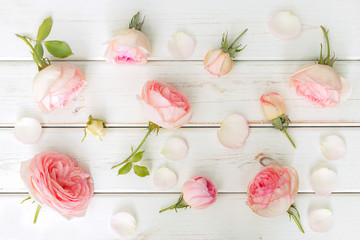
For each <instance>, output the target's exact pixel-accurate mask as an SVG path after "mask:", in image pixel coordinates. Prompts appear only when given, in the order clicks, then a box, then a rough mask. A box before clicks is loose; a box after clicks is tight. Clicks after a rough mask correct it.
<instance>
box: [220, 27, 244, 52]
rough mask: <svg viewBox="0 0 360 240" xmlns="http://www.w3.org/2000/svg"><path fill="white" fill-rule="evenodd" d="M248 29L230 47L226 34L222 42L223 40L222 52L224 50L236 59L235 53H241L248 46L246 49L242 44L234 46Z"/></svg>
mask: <svg viewBox="0 0 360 240" xmlns="http://www.w3.org/2000/svg"><path fill="white" fill-rule="evenodd" d="M247 30H248V29H245V30H244V31H243V32H242V33H241V34H240V35H239V36H238V37H237V38H236V39H235V40H234V41H233V42H232V43H231V45H230V46H229V41H228V33H224V34H223V37H222V40H221V50H223V51H224V52H226V53H229V55H230V57H234V55H235V53H237V52H241V51H242V50H244V48H245V47H246V45H245V46H244V47H241V44H239V45H238V46H234V45H235V43H236V42H237V41H238V40H239V39H240V38H241V37H242V36H243V35H244V34H245V33H246V32H247Z"/></svg>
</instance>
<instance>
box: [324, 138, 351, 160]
mask: <svg viewBox="0 0 360 240" xmlns="http://www.w3.org/2000/svg"><path fill="white" fill-rule="evenodd" d="M320 149H321V152H322V154H323V155H324V157H325V158H326V159H328V160H338V159H340V158H343V157H344V156H345V155H346V143H345V141H344V139H342V138H341V137H339V136H338V135H330V136H327V137H325V138H324V139H323V140H322V141H321V143H320Z"/></svg>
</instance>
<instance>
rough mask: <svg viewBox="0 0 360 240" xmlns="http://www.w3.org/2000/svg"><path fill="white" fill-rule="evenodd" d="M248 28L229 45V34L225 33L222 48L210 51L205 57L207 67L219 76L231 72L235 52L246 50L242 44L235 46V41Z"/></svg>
mask: <svg viewBox="0 0 360 240" xmlns="http://www.w3.org/2000/svg"><path fill="white" fill-rule="evenodd" d="M246 31H247V29H245V30H244V31H243V32H242V33H241V34H240V35H239V36H238V37H237V38H236V39H235V40H234V42H233V43H232V44H230V46H229V42H228V39H227V38H228V34H227V33H226V34H225V33H224V34H223V38H222V41H221V48H219V49H214V50H211V51H209V52H208V53H207V54H206V56H205V59H204V67H205V69H206V70H207V71H208V72H209V73H211V74H213V75H216V76H218V77H221V76H222V75H225V74H227V73H229V72H230V70H231V69H232V67H233V65H234V62H233V60H232V58H233V57H234V55H235V53H237V52H240V51H242V50H244V48H245V47H246V46H245V47H243V48H241V44H240V45H238V46H234V45H235V43H236V42H237V41H238V40H239V39H240V38H241V37H242V35H244V34H245V33H246Z"/></svg>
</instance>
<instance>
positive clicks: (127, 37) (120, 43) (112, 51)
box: [104, 28, 151, 65]
mask: <svg viewBox="0 0 360 240" xmlns="http://www.w3.org/2000/svg"><path fill="white" fill-rule="evenodd" d="M150 54H151V44H150V41H149V39H148V38H147V37H146V35H145V34H144V33H142V32H141V31H139V30H136V29H134V28H132V29H121V30H120V31H118V32H117V34H116V35H115V37H113V38H112V39H111V41H110V43H109V46H108V48H107V49H106V52H105V55H104V58H105V60H106V61H107V62H108V63H111V64H124V63H127V64H136V65H144V64H145V63H146V62H147V58H148V56H149V55H150Z"/></svg>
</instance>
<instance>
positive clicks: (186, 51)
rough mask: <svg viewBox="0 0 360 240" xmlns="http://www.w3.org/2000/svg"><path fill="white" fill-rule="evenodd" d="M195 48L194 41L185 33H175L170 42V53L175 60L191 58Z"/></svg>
mask: <svg viewBox="0 0 360 240" xmlns="http://www.w3.org/2000/svg"><path fill="white" fill-rule="evenodd" d="M194 48H195V41H194V39H193V38H192V37H191V36H189V35H188V34H186V33H183V32H177V33H175V34H174V35H173V36H172V37H171V38H170V39H169V41H168V52H169V54H170V56H171V57H172V58H174V59H178V60H181V59H185V58H188V57H190V56H191V55H192V53H193V52H194Z"/></svg>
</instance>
